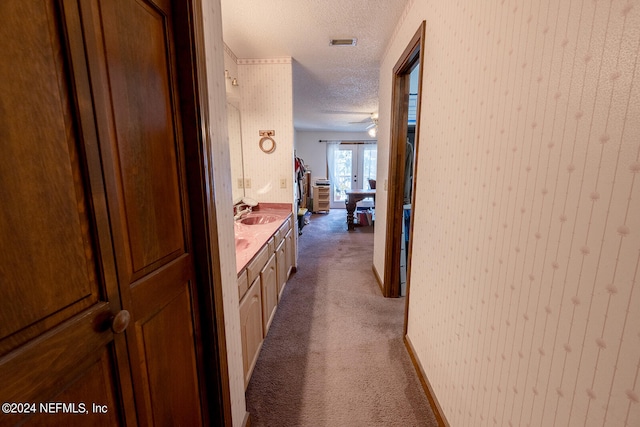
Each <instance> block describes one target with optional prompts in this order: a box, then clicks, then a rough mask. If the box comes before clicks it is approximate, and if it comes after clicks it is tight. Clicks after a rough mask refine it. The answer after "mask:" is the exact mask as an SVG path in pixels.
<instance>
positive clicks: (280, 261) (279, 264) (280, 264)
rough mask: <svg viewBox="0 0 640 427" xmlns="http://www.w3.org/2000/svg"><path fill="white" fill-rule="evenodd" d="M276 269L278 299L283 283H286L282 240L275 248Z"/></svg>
mask: <svg viewBox="0 0 640 427" xmlns="http://www.w3.org/2000/svg"><path fill="white" fill-rule="evenodd" d="M276 269H277V271H278V274H277V278H278V301H280V296H281V295H282V291H283V290H284V285H286V284H287V252H286V247H285V241H284V240H283V241H282V242H280V246H278V248H277V249H276Z"/></svg>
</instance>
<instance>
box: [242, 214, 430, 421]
mask: <svg viewBox="0 0 640 427" xmlns="http://www.w3.org/2000/svg"><path fill="white" fill-rule="evenodd" d="M372 259H373V231H372V228H371V227H361V228H357V229H356V230H355V231H352V232H347V231H346V214H345V211H344V210H332V211H331V213H330V214H316V215H313V216H312V217H311V223H310V224H309V225H307V226H306V227H305V228H304V229H303V234H302V236H300V238H299V261H298V271H297V272H296V273H295V274H293V275H292V276H291V278H290V279H289V282H288V284H287V287H286V288H285V291H284V294H283V298H282V301H281V303H280V305H279V306H278V310H277V312H276V315H275V318H274V320H273V323H272V325H271V329H270V330H269V334H268V335H267V338H266V339H265V341H264V344H263V347H262V351H261V353H260V357H259V359H258V362H257V365H256V368H255V370H254V372H253V376H252V379H251V383H250V384H249V387H248V389H247V407H248V410H249V412H250V413H251V425H252V426H274V427H275V426H314V427H315V426H332V427H333V426H340V427H341V426H403V427H404V426H436V425H437V423H436V421H435V417H434V416H433V413H432V412H431V409H430V407H429V403H428V401H427V398H426V396H425V394H424V391H423V390H422V387H421V385H420V382H419V379H418V377H417V374H416V372H415V370H414V368H413V365H412V364H411V360H410V358H409V355H408V353H407V350H406V348H405V346H404V343H403V341H402V329H403V317H404V303H405V300H404V298H400V299H385V298H383V297H382V295H381V293H380V289H379V287H378V285H377V282H376V279H375V277H374V275H373V273H372V271H371V265H372Z"/></svg>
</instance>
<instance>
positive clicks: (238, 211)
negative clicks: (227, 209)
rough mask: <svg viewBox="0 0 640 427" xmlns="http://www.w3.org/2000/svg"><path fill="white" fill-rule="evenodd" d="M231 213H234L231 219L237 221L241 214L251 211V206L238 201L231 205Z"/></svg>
mask: <svg viewBox="0 0 640 427" xmlns="http://www.w3.org/2000/svg"><path fill="white" fill-rule="evenodd" d="M245 206H246V208H244V209H241V208H243V207H245ZM233 213H234V215H233V220H234V221H237V220H239V219H240V218H242V216H243V215H246V214H250V213H251V206H249V205H247V204H245V203H238V204H237V205H235V206H234V207H233Z"/></svg>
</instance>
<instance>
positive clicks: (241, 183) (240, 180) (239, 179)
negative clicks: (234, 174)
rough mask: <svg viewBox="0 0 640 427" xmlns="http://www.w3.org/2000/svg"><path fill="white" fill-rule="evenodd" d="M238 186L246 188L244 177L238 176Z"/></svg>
mask: <svg viewBox="0 0 640 427" xmlns="http://www.w3.org/2000/svg"><path fill="white" fill-rule="evenodd" d="M238 188H244V180H243V179H242V178H238Z"/></svg>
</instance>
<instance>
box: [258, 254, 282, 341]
mask: <svg viewBox="0 0 640 427" xmlns="http://www.w3.org/2000/svg"><path fill="white" fill-rule="evenodd" d="M260 284H261V285H262V329H263V334H264V336H265V337H266V336H267V332H268V331H269V326H271V321H272V320H273V316H274V315H275V314H276V308H277V306H278V277H277V274H276V256H275V254H273V255H271V258H269V261H268V262H267V264H266V265H265V266H264V268H263V269H262V271H260Z"/></svg>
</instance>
